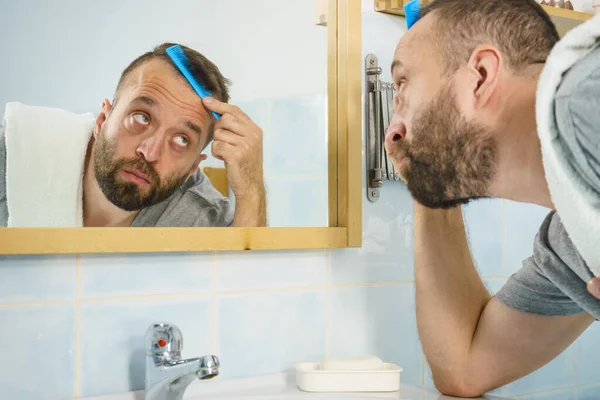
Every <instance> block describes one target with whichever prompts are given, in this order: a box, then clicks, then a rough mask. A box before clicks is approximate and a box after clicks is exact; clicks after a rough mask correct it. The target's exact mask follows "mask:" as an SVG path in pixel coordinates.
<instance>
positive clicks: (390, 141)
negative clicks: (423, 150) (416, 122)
mask: <svg viewBox="0 0 600 400" xmlns="http://www.w3.org/2000/svg"><path fill="white" fill-rule="evenodd" d="M405 137H406V126H405V125H404V124H403V123H402V122H400V121H398V120H395V118H394V119H392V123H391V124H390V126H389V128H388V130H387V132H386V133H385V147H386V148H387V149H393V148H394V147H396V146H397V145H398V142H400V141H401V140H403V139H404V138H405Z"/></svg>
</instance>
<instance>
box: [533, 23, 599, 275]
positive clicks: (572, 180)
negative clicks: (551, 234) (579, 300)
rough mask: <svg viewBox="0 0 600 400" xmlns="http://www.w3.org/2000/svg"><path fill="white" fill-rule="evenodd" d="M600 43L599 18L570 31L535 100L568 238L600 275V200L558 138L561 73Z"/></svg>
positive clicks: (552, 185)
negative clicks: (556, 104) (556, 103)
mask: <svg viewBox="0 0 600 400" xmlns="http://www.w3.org/2000/svg"><path fill="white" fill-rule="evenodd" d="M599 45H600V16H598V17H594V18H592V19H591V20H589V21H588V22H586V23H584V24H582V25H580V26H578V27H576V28H575V29H573V30H572V31H570V32H568V33H567V34H566V35H565V37H564V38H563V39H562V40H561V41H560V42H559V43H558V44H557V45H556V46H555V47H554V49H553V50H552V52H551V53H550V57H549V58H548V61H547V62H546V66H545V67H544V70H543V72H542V75H541V77H540V81H539V82H540V83H539V85H538V91H537V100H536V101H537V104H536V110H537V125H538V135H539V137H540V141H541V145H542V155H543V159H544V169H545V171H546V179H547V180H548V186H549V188H550V193H551V195H552V201H553V202H554V205H555V206H556V209H557V211H558V214H559V215H560V217H561V220H562V222H563V224H564V226H565V229H566V230H567V232H568V233H569V237H570V238H571V240H572V241H573V243H574V244H575V246H576V247H577V250H578V251H579V253H580V254H581V256H582V257H583V259H584V260H585V261H586V263H587V265H588V266H589V268H590V269H591V270H592V272H593V273H594V274H595V275H596V276H600V209H599V208H598V207H596V206H595V205H594V203H595V204H600V202H599V201H598V200H600V199H598V198H597V197H598V194H597V193H595V192H594V191H593V190H591V188H590V187H589V186H587V185H586V183H585V182H584V180H583V179H582V178H581V177H580V176H579V174H578V173H577V172H576V171H575V170H574V169H573V167H572V166H571V165H570V163H569V162H568V158H567V156H566V155H565V154H566V152H565V149H564V148H563V145H562V144H561V142H560V140H559V139H558V131H557V128H556V124H555V117H554V97H555V95H556V92H557V89H558V87H559V85H560V83H561V80H562V78H563V74H564V73H565V72H566V71H568V70H569V69H570V68H571V67H572V66H573V65H575V63H576V62H577V61H579V60H581V59H582V58H584V57H585V56H586V55H588V54H589V53H590V52H591V51H592V50H594V49H595V48H596V47H598V46H599ZM598 95H599V96H600V93H599V94H598ZM599 112H600V110H599ZM598 132H599V134H600V126H599V127H598ZM561 134H563V135H564V134H568V132H561ZM594 199H595V200H596V201H593V200H594Z"/></svg>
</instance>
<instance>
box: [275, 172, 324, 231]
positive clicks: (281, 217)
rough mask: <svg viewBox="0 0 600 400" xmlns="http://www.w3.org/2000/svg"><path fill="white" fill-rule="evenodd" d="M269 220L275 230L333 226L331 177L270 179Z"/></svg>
mask: <svg viewBox="0 0 600 400" xmlns="http://www.w3.org/2000/svg"><path fill="white" fill-rule="evenodd" d="M266 187H267V219H268V221H267V222H268V224H269V226H271V227H317V226H328V225H329V219H328V218H329V196H328V190H329V189H328V183H327V176H326V175H325V176H323V177H317V178H304V177H298V178H295V177H293V176H288V177H281V178H278V177H267V179H266Z"/></svg>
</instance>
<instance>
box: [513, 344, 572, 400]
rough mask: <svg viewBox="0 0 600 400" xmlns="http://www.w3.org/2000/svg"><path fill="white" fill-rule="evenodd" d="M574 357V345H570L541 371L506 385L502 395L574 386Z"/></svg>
mask: <svg viewBox="0 0 600 400" xmlns="http://www.w3.org/2000/svg"><path fill="white" fill-rule="evenodd" d="M574 357H575V355H574V345H572V346H571V347H569V348H568V349H566V350H565V351H564V352H562V354H560V355H559V356H558V357H556V358H555V359H554V360H552V361H551V362H550V363H549V364H547V365H545V366H544V367H542V368H541V369H539V370H537V371H535V372H533V373H532V374H530V375H528V376H526V377H524V378H521V379H519V380H517V381H516V382H513V383H511V384H510V385H507V386H506V391H505V392H504V394H505V395H507V396H516V395H521V394H528V393H535V392H541V391H546V390H555V389H564V388H567V387H572V386H574V384H575V368H574V362H575V358H574Z"/></svg>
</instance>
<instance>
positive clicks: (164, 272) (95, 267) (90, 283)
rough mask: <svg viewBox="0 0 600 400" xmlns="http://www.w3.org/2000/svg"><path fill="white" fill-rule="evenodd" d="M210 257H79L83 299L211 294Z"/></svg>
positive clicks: (154, 255) (191, 255) (160, 254)
mask: <svg viewBox="0 0 600 400" xmlns="http://www.w3.org/2000/svg"><path fill="white" fill-rule="evenodd" d="M211 265H212V258H211V255H210V254H209V253H181V254H177V253H156V254H152V253H144V254H111V255H83V256H81V295H82V297H83V298H101V297H114V296H133V295H150V294H171V293H177V294H182V293H198V292H206V291H209V290H210V286H211V282H210V280H211Z"/></svg>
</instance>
